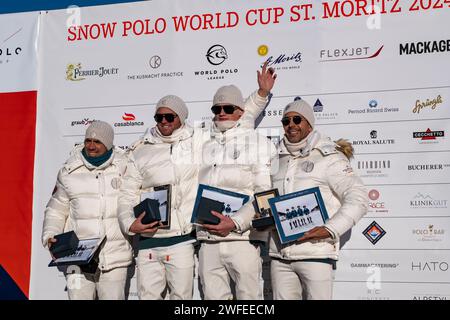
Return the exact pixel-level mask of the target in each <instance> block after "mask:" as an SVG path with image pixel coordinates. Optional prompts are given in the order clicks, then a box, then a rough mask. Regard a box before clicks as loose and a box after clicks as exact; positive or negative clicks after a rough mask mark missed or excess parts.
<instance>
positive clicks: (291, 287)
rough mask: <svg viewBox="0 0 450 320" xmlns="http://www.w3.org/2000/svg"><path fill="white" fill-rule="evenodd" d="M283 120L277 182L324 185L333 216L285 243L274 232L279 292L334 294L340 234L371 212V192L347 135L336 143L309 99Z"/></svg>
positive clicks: (284, 189)
mask: <svg viewBox="0 0 450 320" xmlns="http://www.w3.org/2000/svg"><path fill="white" fill-rule="evenodd" d="M281 121H282V124H283V129H284V132H285V136H284V138H283V139H282V141H281V142H280V145H279V156H280V159H279V170H278V172H277V173H276V174H274V175H273V176H272V179H273V185H274V187H276V188H278V190H279V191H280V194H287V193H291V192H296V191H300V190H304V189H309V188H313V187H319V189H320V192H321V194H322V198H323V199H324V202H325V207H326V209H327V212H328V215H329V216H330V219H329V220H328V221H327V222H326V223H325V225H324V226H320V227H315V228H313V229H312V230H310V231H308V232H306V233H305V235H304V236H303V237H301V238H300V239H298V240H297V241H296V242H292V243H289V244H285V245H282V244H281V242H280V240H279V237H278V234H277V233H276V231H272V232H271V238H270V250H269V255H270V256H271V257H272V262H271V278H272V289H273V294H274V296H273V297H274V299H331V298H332V289H333V269H334V267H335V264H336V260H337V259H338V253H339V237H341V236H342V235H343V234H344V233H345V232H347V231H348V230H349V229H350V228H352V227H353V226H354V225H355V224H356V223H357V222H358V221H359V220H360V219H361V217H362V216H364V215H365V214H366V212H367V203H368V199H367V192H366V190H365V188H364V185H363V183H362V181H361V179H360V178H359V177H358V176H357V175H356V174H355V173H354V172H353V169H352V167H351V165H350V162H349V159H350V158H351V156H352V154H353V148H352V146H351V145H350V144H349V143H348V142H346V141H344V140H338V141H337V142H336V143H335V142H333V141H331V140H330V139H329V138H327V137H326V136H324V135H322V134H321V133H320V132H319V131H317V130H315V129H314V124H315V117H314V111H313V109H312V108H311V106H310V105H309V104H307V103H306V102H305V101H303V100H296V101H294V102H291V103H289V104H288V105H287V106H286V108H285V109H284V111H283V118H282V120H281ZM299 210H301V209H300V208H299ZM309 214H310V213H309V209H308V208H306V206H303V215H304V217H307V218H308V220H309V221H311V220H310V219H311V218H310V216H309ZM302 219H304V218H303V217H302Z"/></svg>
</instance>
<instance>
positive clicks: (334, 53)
mask: <svg viewBox="0 0 450 320" xmlns="http://www.w3.org/2000/svg"><path fill="white" fill-rule="evenodd" d="M383 47H384V45H382V46H381V47H380V48H378V49H373V48H371V47H368V46H367V47H352V48H335V49H323V50H320V60H319V61H320V62H332V61H347V60H361V59H373V58H376V57H378V56H379V55H380V53H381V51H382V50H383Z"/></svg>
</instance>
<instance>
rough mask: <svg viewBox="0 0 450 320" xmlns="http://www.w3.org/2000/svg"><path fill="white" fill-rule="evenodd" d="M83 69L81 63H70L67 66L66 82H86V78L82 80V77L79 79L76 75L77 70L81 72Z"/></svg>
mask: <svg viewBox="0 0 450 320" xmlns="http://www.w3.org/2000/svg"><path fill="white" fill-rule="evenodd" d="M80 69H81V63H77V64H74V63H69V64H68V65H67V70H66V80H69V81H81V80H84V79H85V78H81V77H77V76H76V74H75V70H80Z"/></svg>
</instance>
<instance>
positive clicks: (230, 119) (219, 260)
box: [197, 65, 276, 300]
mask: <svg viewBox="0 0 450 320" xmlns="http://www.w3.org/2000/svg"><path fill="white" fill-rule="evenodd" d="M265 69H266V65H264V66H263V73H264V72H266V71H265ZM269 74H270V76H268V77H266V78H265V82H266V84H265V85H264V86H261V85H260V87H265V88H267V89H266V92H264V95H267V94H268V93H269V91H270V90H271V88H272V87H273V84H274V81H275V78H276V75H274V74H273V71H272V70H269ZM211 111H212V112H213V114H214V119H213V121H214V124H213V127H212V130H211V134H210V139H209V141H207V142H206V143H205V144H204V145H203V153H202V155H203V159H202V160H203V163H202V166H201V169H200V174H199V182H200V183H202V184H206V185H210V186H213V187H217V188H221V189H225V190H229V191H234V192H238V193H243V194H247V195H248V196H250V197H251V199H253V197H252V196H253V194H254V193H256V192H261V191H266V190H269V189H270V188H271V180H270V169H271V161H272V158H274V157H276V148H275V146H274V145H273V144H272V142H270V140H269V139H268V138H267V137H265V136H262V135H259V134H257V133H256V131H255V130H254V128H253V127H252V128H249V127H245V126H243V125H242V122H241V120H242V118H243V117H245V114H246V113H247V111H245V112H244V100H243V98H242V93H241V91H240V90H239V89H238V88H237V87H236V86H234V85H229V86H223V87H221V88H219V89H218V90H217V92H216V94H215V95H214V99H213V107H212V108H211ZM212 214H213V215H215V216H217V217H218V218H219V219H220V223H219V224H217V225H208V224H204V225H202V226H198V228H197V239H198V240H200V241H201V248H200V251H199V276H200V280H201V283H202V288H203V293H204V297H205V299H207V300H229V299H233V294H232V290H231V287H230V278H231V279H232V280H233V282H234V283H235V292H236V298H237V299H238V300H250V299H251V300H256V299H262V290H260V289H261V275H262V261H261V258H260V248H259V246H258V245H257V244H256V242H257V241H260V242H261V241H263V242H265V241H267V238H268V234H267V233H266V232H257V231H255V230H252V229H251V221H252V219H253V218H254V216H255V210H254V208H253V205H252V200H250V201H249V202H248V203H247V204H245V205H244V206H243V207H242V208H241V209H239V210H238V211H237V212H235V213H234V214H231V215H222V214H221V213H218V212H215V211H212Z"/></svg>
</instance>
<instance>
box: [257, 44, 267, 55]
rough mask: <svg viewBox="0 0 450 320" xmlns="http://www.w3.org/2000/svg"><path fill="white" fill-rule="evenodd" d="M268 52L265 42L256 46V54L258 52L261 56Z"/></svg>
mask: <svg viewBox="0 0 450 320" xmlns="http://www.w3.org/2000/svg"><path fill="white" fill-rule="evenodd" d="M268 53H269V47H268V46H266V45H265V44H262V45H260V46H259V47H258V54H259V55H260V56H261V57H264V56H266V55H267V54H268Z"/></svg>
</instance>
